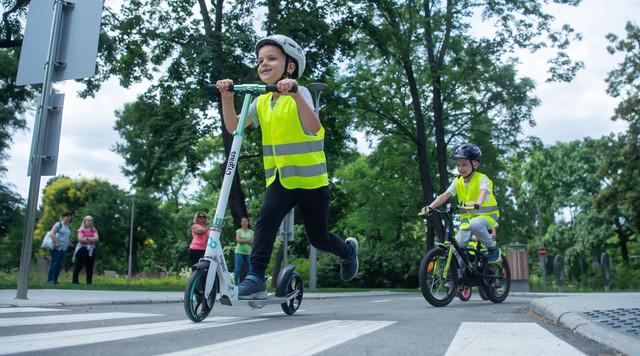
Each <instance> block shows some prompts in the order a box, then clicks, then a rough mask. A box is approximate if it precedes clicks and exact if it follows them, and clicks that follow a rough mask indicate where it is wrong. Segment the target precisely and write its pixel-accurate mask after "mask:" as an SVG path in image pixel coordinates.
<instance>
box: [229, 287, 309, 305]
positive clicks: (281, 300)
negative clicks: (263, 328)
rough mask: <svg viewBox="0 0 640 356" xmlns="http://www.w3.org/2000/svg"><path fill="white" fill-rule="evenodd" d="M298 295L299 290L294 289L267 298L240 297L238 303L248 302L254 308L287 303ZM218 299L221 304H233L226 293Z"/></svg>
mask: <svg viewBox="0 0 640 356" xmlns="http://www.w3.org/2000/svg"><path fill="white" fill-rule="evenodd" d="M297 296H298V291H293V292H291V293H289V294H288V295H286V296H284V297H277V296H276V295H275V294H270V295H267V299H238V300H237V301H236V303H237V304H240V303H247V305H249V306H250V307H251V308H253V309H261V308H264V307H265V306H267V305H274V304H282V303H287V302H289V301H290V300H291V299H293V298H296V297H297ZM218 300H219V301H220V303H221V304H224V305H228V306H232V305H233V303H232V302H231V300H230V299H229V297H227V296H226V295H223V296H220V298H219V299H218Z"/></svg>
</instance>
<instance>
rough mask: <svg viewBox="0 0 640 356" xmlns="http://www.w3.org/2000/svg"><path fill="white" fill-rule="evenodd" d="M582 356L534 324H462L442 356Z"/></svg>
mask: <svg viewBox="0 0 640 356" xmlns="http://www.w3.org/2000/svg"><path fill="white" fill-rule="evenodd" d="M458 355H474V356H484V355H490V356H495V355H519V356H524V355H532V356H537V355H563V356H574V355H576V356H577V355H584V354H583V353H582V352H580V351H578V350H577V349H576V348H574V347H573V346H571V345H569V344H567V343H566V342H564V341H562V340H561V339H560V338H558V337H556V336H554V335H553V334H552V333H550V332H549V331H547V330H545V329H544V328H543V327H541V326H540V325H538V324H536V323H466V322H465V323H462V324H460V327H459V328H458V332H457V333H456V335H455V337H454V338H453V341H452V342H451V344H450V345H449V349H448V350H447V353H446V354H445V356H458Z"/></svg>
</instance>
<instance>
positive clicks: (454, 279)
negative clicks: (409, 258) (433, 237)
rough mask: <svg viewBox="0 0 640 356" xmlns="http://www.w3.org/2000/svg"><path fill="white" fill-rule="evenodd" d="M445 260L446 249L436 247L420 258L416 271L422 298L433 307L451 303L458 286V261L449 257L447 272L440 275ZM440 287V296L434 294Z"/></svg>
mask: <svg viewBox="0 0 640 356" xmlns="http://www.w3.org/2000/svg"><path fill="white" fill-rule="evenodd" d="M446 262H447V251H446V250H445V249H443V248H440V247H436V248H434V249H432V250H430V251H429V252H427V254H426V255H425V256H424V257H423V258H422V261H421V262H420V271H419V273H418V275H419V276H418V277H419V283H420V291H421V292H422V296H423V297H424V299H426V300H427V302H429V304H431V305H433V306H434V307H444V306H446V305H448V304H449V303H451V300H453V298H454V297H455V296H456V291H457V287H458V263H457V260H456V259H455V258H452V259H451V265H450V266H449V272H448V274H447V275H446V276H442V274H443V273H444V268H445V265H446ZM441 289H442V292H443V293H444V294H443V295H442V296H440V294H436V293H437V292H438V291H440V290H441Z"/></svg>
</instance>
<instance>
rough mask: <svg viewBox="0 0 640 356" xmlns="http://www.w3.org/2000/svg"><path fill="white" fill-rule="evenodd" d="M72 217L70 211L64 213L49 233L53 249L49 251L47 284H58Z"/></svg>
mask: <svg viewBox="0 0 640 356" xmlns="http://www.w3.org/2000/svg"><path fill="white" fill-rule="evenodd" d="M72 216H73V214H71V212H70V211H65V212H64V213H63V214H62V219H61V220H60V221H58V222H56V223H55V224H53V226H52V227H51V231H50V232H49V235H50V236H51V239H52V240H53V248H52V249H51V250H49V251H51V266H49V273H48V276H47V284H58V277H59V276H60V269H61V268H62V262H63V261H64V254H65V253H66V252H67V246H68V245H69V236H70V235H71V229H70V228H69V224H70V223H71V217H72Z"/></svg>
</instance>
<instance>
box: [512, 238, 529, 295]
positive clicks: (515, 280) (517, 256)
mask: <svg viewBox="0 0 640 356" xmlns="http://www.w3.org/2000/svg"><path fill="white" fill-rule="evenodd" d="M508 247H509V251H508V252H507V260H508V261H509V267H511V291H512V292H528V291H529V255H528V254H527V245H525V244H521V243H517V242H516V243H512V244H510V245H508Z"/></svg>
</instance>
